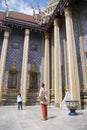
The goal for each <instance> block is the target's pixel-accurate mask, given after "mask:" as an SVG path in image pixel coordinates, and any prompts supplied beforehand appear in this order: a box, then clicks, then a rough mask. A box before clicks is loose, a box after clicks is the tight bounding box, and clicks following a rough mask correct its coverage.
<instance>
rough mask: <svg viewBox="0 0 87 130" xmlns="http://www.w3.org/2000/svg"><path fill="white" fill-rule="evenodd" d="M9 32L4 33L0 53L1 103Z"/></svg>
mask: <svg viewBox="0 0 87 130" xmlns="http://www.w3.org/2000/svg"><path fill="white" fill-rule="evenodd" d="M8 39H9V31H5V32H4V39H3V45H2V51H1V63H0V102H1V101H2V86H3V81H4V71H5V63H6V55H7V49H8Z"/></svg>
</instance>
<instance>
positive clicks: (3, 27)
mask: <svg viewBox="0 0 87 130" xmlns="http://www.w3.org/2000/svg"><path fill="white" fill-rule="evenodd" d="M0 30H1V31H2V30H7V31H10V30H11V29H10V28H9V27H7V26H4V25H0Z"/></svg>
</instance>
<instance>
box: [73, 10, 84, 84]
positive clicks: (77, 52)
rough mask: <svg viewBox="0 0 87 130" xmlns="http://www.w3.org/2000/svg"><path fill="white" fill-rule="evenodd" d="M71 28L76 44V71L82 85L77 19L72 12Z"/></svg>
mask: <svg viewBox="0 0 87 130" xmlns="http://www.w3.org/2000/svg"><path fill="white" fill-rule="evenodd" d="M72 16H73V27H74V37H75V44H76V54H77V58H78V59H79V61H78V71H79V78H80V80H79V81H80V84H82V83H83V73H82V64H81V57H80V46H79V32H78V31H79V29H78V19H77V14H76V12H75V11H73V14H72Z"/></svg>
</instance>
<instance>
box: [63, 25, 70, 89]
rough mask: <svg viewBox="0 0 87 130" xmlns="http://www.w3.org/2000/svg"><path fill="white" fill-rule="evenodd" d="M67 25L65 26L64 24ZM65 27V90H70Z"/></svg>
mask: <svg viewBox="0 0 87 130" xmlns="http://www.w3.org/2000/svg"><path fill="white" fill-rule="evenodd" d="M64 27H65V26H64ZM66 42H67V41H66V35H65V28H63V45H64V67H65V91H68V90H69V85H68V67H67V65H68V63H67V45H66V44H67V43H66Z"/></svg>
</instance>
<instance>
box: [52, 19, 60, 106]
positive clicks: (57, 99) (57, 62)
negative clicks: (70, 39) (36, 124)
mask: <svg viewBox="0 0 87 130" xmlns="http://www.w3.org/2000/svg"><path fill="white" fill-rule="evenodd" d="M54 88H55V106H59V104H60V102H61V100H62V82H61V48H60V29H59V19H57V18H55V19H54Z"/></svg>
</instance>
